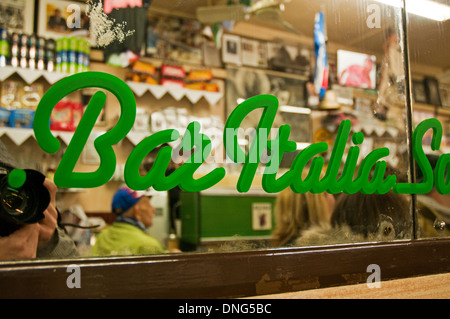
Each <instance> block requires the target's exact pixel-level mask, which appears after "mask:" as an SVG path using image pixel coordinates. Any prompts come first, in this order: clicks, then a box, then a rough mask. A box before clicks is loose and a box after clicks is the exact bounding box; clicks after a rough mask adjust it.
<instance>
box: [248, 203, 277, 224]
mask: <svg viewBox="0 0 450 319" xmlns="http://www.w3.org/2000/svg"><path fill="white" fill-rule="evenodd" d="M252 228H253V230H270V229H272V204H271V203H253V204H252Z"/></svg>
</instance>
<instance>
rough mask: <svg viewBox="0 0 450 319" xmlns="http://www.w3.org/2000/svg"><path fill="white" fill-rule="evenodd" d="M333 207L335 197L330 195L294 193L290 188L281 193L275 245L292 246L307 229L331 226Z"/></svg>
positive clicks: (277, 205)
mask: <svg viewBox="0 0 450 319" xmlns="http://www.w3.org/2000/svg"><path fill="white" fill-rule="evenodd" d="M333 206H334V197H333V195H331V194H328V193H320V194H313V193H309V192H308V193H304V194H303V193H294V192H293V191H292V190H291V189H290V188H287V189H285V190H283V191H281V192H280V193H279V194H278V196H277V200H276V205H275V214H276V228H275V230H274V232H273V233H272V239H273V245H274V246H275V247H282V246H291V245H293V244H294V242H295V241H296V239H297V238H298V237H300V236H301V233H302V232H303V231H305V230H306V229H308V228H310V227H312V226H325V225H329V224H330V219H331V213H332V211H333Z"/></svg>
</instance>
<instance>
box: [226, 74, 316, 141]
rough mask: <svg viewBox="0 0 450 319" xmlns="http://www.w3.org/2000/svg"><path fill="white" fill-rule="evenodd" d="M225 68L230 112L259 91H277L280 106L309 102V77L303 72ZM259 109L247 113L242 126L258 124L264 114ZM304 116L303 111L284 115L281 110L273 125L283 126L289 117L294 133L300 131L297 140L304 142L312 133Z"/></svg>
mask: <svg viewBox="0 0 450 319" xmlns="http://www.w3.org/2000/svg"><path fill="white" fill-rule="evenodd" d="M226 70H227V74H228V77H227V80H226V115H227V116H229V115H230V113H231V112H232V111H233V110H234V109H235V108H236V106H237V105H238V104H239V103H241V102H242V101H244V100H246V99H248V98H250V97H252V96H255V95H259V94H270V95H274V96H275V97H277V99H278V101H279V105H280V108H281V106H290V107H294V109H295V107H305V106H306V105H307V93H306V81H305V80H304V79H303V76H300V75H294V74H284V75H280V73H278V72H274V71H271V70H267V69H266V70H263V69H257V68H250V67H236V66H228V67H227V69H226ZM259 111H260V110H255V111H254V112H251V113H250V114H248V115H247V116H246V117H245V119H244V120H243V121H242V124H241V128H242V129H243V130H246V129H247V128H255V127H257V125H258V123H259V120H260V117H261V114H260V112H259ZM300 119H302V120H300ZM303 119H304V117H303V116H301V114H300V116H293V114H291V113H286V114H284V115H283V114H282V113H279V114H278V115H277V116H276V118H275V122H274V125H273V127H274V128H277V127H280V126H281V125H282V124H286V121H289V124H291V125H293V126H292V131H291V136H293V134H294V133H293V132H295V134H298V136H297V135H296V136H295V140H294V141H296V142H305V141H306V140H308V138H309V133H308V128H307V127H305V126H303V124H304V123H305V122H304V121H303ZM290 121H292V123H291V122H290ZM296 121H297V122H296ZM305 129H306V131H305ZM293 138H294V137H293Z"/></svg>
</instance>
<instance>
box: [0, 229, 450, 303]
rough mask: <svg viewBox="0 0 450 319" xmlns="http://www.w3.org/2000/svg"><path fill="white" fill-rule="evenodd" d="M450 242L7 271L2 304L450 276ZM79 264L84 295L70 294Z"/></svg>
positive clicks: (5, 267) (223, 294) (90, 261)
mask: <svg viewBox="0 0 450 319" xmlns="http://www.w3.org/2000/svg"><path fill="white" fill-rule="evenodd" d="M449 248H450V238H447V239H436V240H416V241H402V242H394V243H378V244H359V245H342V246H334V247H316V248H305V249H277V250H261V251H247V252H228V253H212V254H206V253H197V254H172V255H166V256H154V257H151V256H146V257H129V258H107V259H99V258H86V259H75V260H61V261H39V262H19V263H2V264H0V298H172V299H174V298H227V297H250V296H258V295H267V294H279V293H285V292H294V291H301V290H308V289H317V288H327V287H334V286H342V285H354V284H359V283H365V282H366V280H367V277H368V275H369V274H368V273H367V272H366V269H367V266H368V265H369V264H377V265H379V266H380V268H381V274H382V280H392V279H400V278H408V277H413V276H422V275H432V274H440V273H449V272H450V249H449ZM71 264H76V265H79V266H80V274H81V288H80V289H76V288H73V289H69V288H68V287H67V284H66V281H67V278H68V276H69V275H70V273H68V272H67V267H68V266H69V265H71Z"/></svg>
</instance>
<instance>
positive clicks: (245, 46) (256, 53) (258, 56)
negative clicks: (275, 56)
mask: <svg viewBox="0 0 450 319" xmlns="http://www.w3.org/2000/svg"><path fill="white" fill-rule="evenodd" d="M241 50H242V64H243V65H248V66H255V67H263V68H265V67H267V44H266V43H265V42H263V41H259V40H253V39H247V38H242V40H241Z"/></svg>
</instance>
